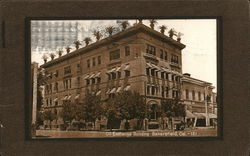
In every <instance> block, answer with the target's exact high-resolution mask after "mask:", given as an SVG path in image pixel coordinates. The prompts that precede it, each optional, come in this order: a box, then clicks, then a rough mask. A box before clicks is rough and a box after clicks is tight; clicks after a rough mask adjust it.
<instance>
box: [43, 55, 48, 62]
mask: <svg viewBox="0 0 250 156" xmlns="http://www.w3.org/2000/svg"><path fill="white" fill-rule="evenodd" d="M42 59H43V61H44V63H46V62H47V60H48V56H47V55H45V54H43V56H42Z"/></svg>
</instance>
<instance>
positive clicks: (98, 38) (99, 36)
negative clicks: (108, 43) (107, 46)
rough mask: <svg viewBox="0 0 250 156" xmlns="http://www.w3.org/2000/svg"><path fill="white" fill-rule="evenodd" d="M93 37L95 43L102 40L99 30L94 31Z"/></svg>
mask: <svg viewBox="0 0 250 156" xmlns="http://www.w3.org/2000/svg"><path fill="white" fill-rule="evenodd" d="M93 35H94V36H95V38H96V41H99V40H100V39H101V38H102V33H101V32H100V31H99V30H94V32H93Z"/></svg>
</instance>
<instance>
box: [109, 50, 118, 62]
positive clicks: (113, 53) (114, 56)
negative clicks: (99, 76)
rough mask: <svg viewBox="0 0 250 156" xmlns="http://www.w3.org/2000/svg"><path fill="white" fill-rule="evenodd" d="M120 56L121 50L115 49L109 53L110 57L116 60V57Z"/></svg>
mask: <svg viewBox="0 0 250 156" xmlns="http://www.w3.org/2000/svg"><path fill="white" fill-rule="evenodd" d="M119 58H120V50H115V51H111V52H110V53H109V59H110V61H111V60H115V59H119Z"/></svg>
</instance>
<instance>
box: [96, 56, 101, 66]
mask: <svg viewBox="0 0 250 156" xmlns="http://www.w3.org/2000/svg"><path fill="white" fill-rule="evenodd" d="M97 61H98V64H101V63H102V60H101V56H98V58H97Z"/></svg>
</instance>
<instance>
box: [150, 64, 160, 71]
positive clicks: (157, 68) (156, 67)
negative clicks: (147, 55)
mask: <svg viewBox="0 0 250 156" xmlns="http://www.w3.org/2000/svg"><path fill="white" fill-rule="evenodd" d="M151 65H152V66H153V68H154V69H156V70H158V71H160V70H161V69H160V68H159V67H158V66H156V65H154V64H151Z"/></svg>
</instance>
